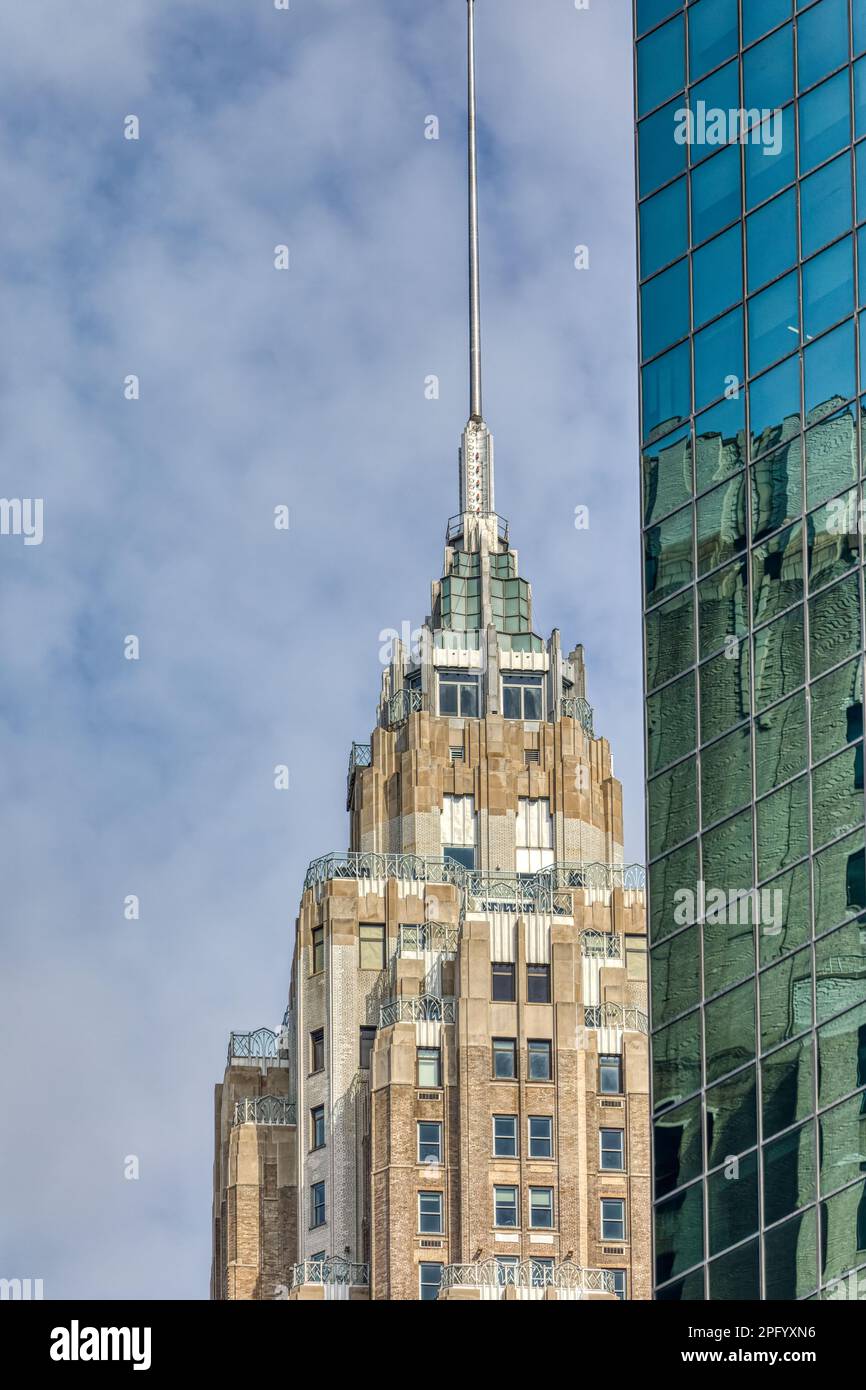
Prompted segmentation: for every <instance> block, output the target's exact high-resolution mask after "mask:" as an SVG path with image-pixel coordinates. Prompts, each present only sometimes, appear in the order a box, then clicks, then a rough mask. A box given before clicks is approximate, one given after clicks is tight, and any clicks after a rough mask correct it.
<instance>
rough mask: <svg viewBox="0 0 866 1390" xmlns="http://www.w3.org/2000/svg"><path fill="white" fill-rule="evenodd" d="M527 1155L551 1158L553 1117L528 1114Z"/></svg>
mask: <svg viewBox="0 0 866 1390" xmlns="http://www.w3.org/2000/svg"><path fill="white" fill-rule="evenodd" d="M529 1157H530V1158H553V1117H552V1116H551V1115H530V1117H529Z"/></svg>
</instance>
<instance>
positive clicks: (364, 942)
mask: <svg viewBox="0 0 866 1390" xmlns="http://www.w3.org/2000/svg"><path fill="white" fill-rule="evenodd" d="M365 932H367V933H368V935H367V936H365V935H364V933H365ZM370 932H375V933H376V935H375V936H370V935H369V933H370ZM365 946H366V947H367V948H368V950H369V948H370V947H371V946H375V947H378V950H377V952H376V955H377V959H378V962H379V963H378V965H369V964H367V963H365V960H364V948H365ZM385 960H386V938H385V923H384V922H359V923H358V969H359V970H377V971H380V970H384V969H385Z"/></svg>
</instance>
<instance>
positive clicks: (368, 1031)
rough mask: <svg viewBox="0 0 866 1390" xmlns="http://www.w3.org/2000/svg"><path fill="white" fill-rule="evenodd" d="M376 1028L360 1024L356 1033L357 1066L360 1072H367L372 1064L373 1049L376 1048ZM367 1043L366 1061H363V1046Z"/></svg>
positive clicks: (367, 1024)
mask: <svg viewBox="0 0 866 1390" xmlns="http://www.w3.org/2000/svg"><path fill="white" fill-rule="evenodd" d="M378 1031H379V1030H378V1028H376V1027H375V1026H374V1025H373V1024H369V1023H362V1024H361V1027H360V1031H359V1033H358V1066H359V1067H360V1069H361V1071H369V1070H370V1067H371V1065H372V1062H373V1048H374V1047H375V1046H376V1034H377V1033H378ZM366 1043H369V1049H367V1050H366V1051H367V1060H366V1062H365V1061H364V1052H365V1044H366Z"/></svg>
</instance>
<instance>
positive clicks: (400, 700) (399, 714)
mask: <svg viewBox="0 0 866 1390" xmlns="http://www.w3.org/2000/svg"><path fill="white" fill-rule="evenodd" d="M421 703H422V696H421V691H420V690H410V689H409V688H408V687H407V686H404V687H403V689H402V690H398V691H397V692H396V693H395V694H394V695H392V696H391V697H390V699H388V700H386V701H385V709H384V720H383V722H384V725H385V728H386V729H399V728H400V726H401V725H402V724H405V723H406V720H407V719H408V718H409V715H410V714H415V713H416V712H417V711H418V710H420V709H421ZM352 746H353V747H355V746H356V745H354V744H353V745H352ZM364 766H369V764H368V763H365V764H364Z"/></svg>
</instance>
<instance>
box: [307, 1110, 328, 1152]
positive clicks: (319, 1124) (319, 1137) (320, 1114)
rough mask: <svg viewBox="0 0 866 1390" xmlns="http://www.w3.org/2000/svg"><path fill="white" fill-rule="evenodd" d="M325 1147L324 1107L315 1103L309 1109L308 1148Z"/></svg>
mask: <svg viewBox="0 0 866 1390" xmlns="http://www.w3.org/2000/svg"><path fill="white" fill-rule="evenodd" d="M324 1147H325V1107H324V1105H316V1106H314V1107H313V1109H312V1110H311V1111H310V1148H311V1149H323V1148H324Z"/></svg>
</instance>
